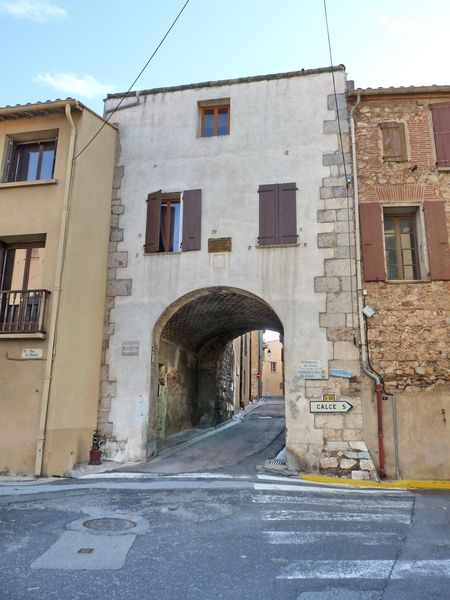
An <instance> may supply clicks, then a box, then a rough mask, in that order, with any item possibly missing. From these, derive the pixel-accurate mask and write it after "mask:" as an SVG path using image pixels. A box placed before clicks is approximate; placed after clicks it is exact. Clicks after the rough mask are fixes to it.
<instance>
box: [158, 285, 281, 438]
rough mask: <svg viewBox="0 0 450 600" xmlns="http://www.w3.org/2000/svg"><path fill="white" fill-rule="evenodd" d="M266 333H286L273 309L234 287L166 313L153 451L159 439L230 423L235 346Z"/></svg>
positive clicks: (197, 296) (190, 297)
mask: <svg viewBox="0 0 450 600" xmlns="http://www.w3.org/2000/svg"><path fill="white" fill-rule="evenodd" d="M263 329H271V330H274V331H278V332H279V333H281V334H282V333H283V326H282V323H281V321H280V318H279V317H278V315H277V314H276V313H275V311H274V310H273V308H271V307H270V306H269V304H268V303H267V302H265V301H264V300H263V299H261V298H259V297H258V296H256V295H255V294H251V293H250V292H248V291H245V290H242V289H237V288H232V287H225V286H215V287H210V288H203V289H200V290H195V291H193V292H190V293H188V294H186V295H184V296H182V297H181V298H179V299H178V300H176V301H175V302H173V303H172V304H171V305H170V306H169V307H168V308H167V309H166V310H165V311H164V312H163V314H162V315H161V317H160V318H159V319H158V322H157V323H156V326H155V328H154V333H153V349H152V364H151V380H152V384H151V392H150V422H149V447H150V448H153V447H154V444H153V443H152V442H154V440H156V441H158V439H163V438H164V437H167V436H169V435H173V434H175V433H177V432H179V431H182V430H183V429H187V428H189V427H195V426H198V425H203V426H205V425H206V426H207V425H212V424H216V423H217V421H220V420H223V419H224V418H225V414H226V405H230V404H233V382H234V360H233V356H231V357H229V353H230V352H231V355H233V350H232V346H231V342H232V340H233V339H235V338H237V337H238V336H241V335H243V334H245V333H247V332H249V331H254V330H263Z"/></svg>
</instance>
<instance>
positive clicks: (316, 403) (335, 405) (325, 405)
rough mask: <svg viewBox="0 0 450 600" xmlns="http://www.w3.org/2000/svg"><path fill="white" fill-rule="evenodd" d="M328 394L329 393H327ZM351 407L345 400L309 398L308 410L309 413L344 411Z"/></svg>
mask: <svg viewBox="0 0 450 600" xmlns="http://www.w3.org/2000/svg"><path fill="white" fill-rule="evenodd" d="M327 395H329V394H327ZM352 408H353V404H350V402H347V400H333V401H331V402H329V401H326V400H310V402H309V412H311V413H346V412H348V411H349V410H351V409H352Z"/></svg>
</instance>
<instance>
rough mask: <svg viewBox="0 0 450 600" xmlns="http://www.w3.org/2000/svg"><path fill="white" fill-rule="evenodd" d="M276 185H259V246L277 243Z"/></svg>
mask: <svg viewBox="0 0 450 600" xmlns="http://www.w3.org/2000/svg"><path fill="white" fill-rule="evenodd" d="M277 188H278V186H277V185H260V186H259V190H258V193H259V237H258V244H259V245H260V246H273V245H274V244H277V243H278V236H277V232H278V189H277Z"/></svg>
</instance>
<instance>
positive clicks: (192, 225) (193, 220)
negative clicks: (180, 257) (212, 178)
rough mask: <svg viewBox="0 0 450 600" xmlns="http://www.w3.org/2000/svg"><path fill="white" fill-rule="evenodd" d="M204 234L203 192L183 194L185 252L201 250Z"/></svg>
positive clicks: (190, 191)
mask: <svg viewBox="0 0 450 600" xmlns="http://www.w3.org/2000/svg"><path fill="white" fill-rule="evenodd" d="M201 234H202V190H186V191H184V192H183V239H182V246H181V249H182V250H183V252H189V251H191V250H200V245H201Z"/></svg>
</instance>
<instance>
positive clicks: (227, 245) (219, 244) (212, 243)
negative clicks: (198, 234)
mask: <svg viewBox="0 0 450 600" xmlns="http://www.w3.org/2000/svg"><path fill="white" fill-rule="evenodd" d="M208 252H231V238H230V237H225V238H209V239H208Z"/></svg>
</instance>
